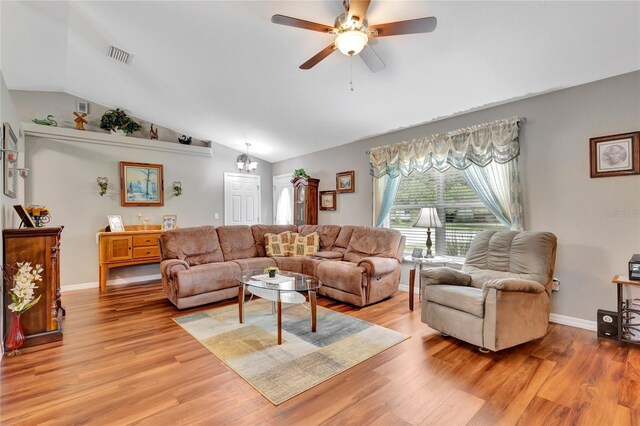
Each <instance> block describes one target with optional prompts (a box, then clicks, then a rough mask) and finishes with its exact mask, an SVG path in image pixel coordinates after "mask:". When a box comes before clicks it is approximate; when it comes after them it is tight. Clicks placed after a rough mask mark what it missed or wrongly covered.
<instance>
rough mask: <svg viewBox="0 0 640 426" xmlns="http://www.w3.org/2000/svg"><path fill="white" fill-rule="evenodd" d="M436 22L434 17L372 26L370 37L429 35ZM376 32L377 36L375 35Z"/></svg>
mask: <svg viewBox="0 0 640 426" xmlns="http://www.w3.org/2000/svg"><path fill="white" fill-rule="evenodd" d="M437 25H438V20H437V19H436V18H435V16H430V17H428V18H418V19H410V20H408V21H398V22H389V23H387V24H379V25H372V26H371V27H369V31H372V32H373V34H371V37H388V36H395V35H403V34H417V33H430V32H431V31H433V30H435V29H436V26H437ZM376 31H377V34H376Z"/></svg>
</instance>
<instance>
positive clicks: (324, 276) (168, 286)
mask: <svg viewBox="0 0 640 426" xmlns="http://www.w3.org/2000/svg"><path fill="white" fill-rule="evenodd" d="M285 231H291V232H298V233H300V234H301V235H305V236H306V235H309V234H311V233H312V232H317V233H318V235H319V236H320V248H319V251H318V252H317V253H316V254H315V255H314V256H291V257H267V256H266V252H265V247H264V236H265V234H267V233H273V234H279V233H281V232H285ZM404 243H405V240H404V237H402V235H401V234H400V233H399V232H398V231H395V230H391V229H386V228H374V227H367V226H337V225H303V226H299V227H298V226H295V225H254V226H237V225H236V226H219V227H217V228H216V227H213V226H200V227H194V228H182V229H175V230H171V231H166V232H163V234H162V237H161V239H160V255H161V257H162V262H161V264H160V271H161V273H162V284H163V288H164V291H165V294H166V295H167V297H168V298H169V300H171V302H172V303H173V304H174V305H176V307H177V308H178V309H184V308H190V307H193V306H198V305H203V304H207V303H212V302H217V301H220V300H225V299H230V298H233V297H236V296H237V294H238V290H237V288H238V284H239V283H238V282H237V281H236V279H235V276H236V275H237V274H239V273H240V271H243V270H247V269H263V268H266V267H268V266H277V267H278V268H280V269H282V270H285V271H292V272H299V273H303V274H306V275H311V276H313V277H315V278H317V279H319V280H320V281H322V283H323V286H322V287H321V288H320V289H319V290H318V293H320V294H322V295H324V296H328V297H331V298H333V299H337V300H340V301H342V302H346V303H350V304H352V305H355V306H366V305H369V304H371V303H376V302H379V301H381V300H383V299H386V298H388V297H390V296H391V295H393V294H394V293H395V292H396V291H397V290H398V285H399V284H400V264H401V262H402V253H403V250H404Z"/></svg>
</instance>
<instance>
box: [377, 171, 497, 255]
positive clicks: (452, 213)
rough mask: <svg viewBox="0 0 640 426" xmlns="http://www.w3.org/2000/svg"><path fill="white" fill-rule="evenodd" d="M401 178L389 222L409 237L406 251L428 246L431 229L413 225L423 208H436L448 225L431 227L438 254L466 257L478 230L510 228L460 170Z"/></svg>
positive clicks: (429, 172) (430, 172)
mask: <svg viewBox="0 0 640 426" xmlns="http://www.w3.org/2000/svg"><path fill="white" fill-rule="evenodd" d="M401 179H402V180H401V181H400V186H399V187H398V193H397V194H396V199H395V202H394V205H393V207H392V209H391V213H390V214H389V224H390V227H391V228H394V229H398V230H399V231H400V232H401V233H402V234H403V235H404V236H405V237H406V238H407V242H406V245H405V252H408V253H410V252H411V251H413V249H414V248H421V249H426V240H427V230H426V229H425V228H413V224H414V223H415V222H416V220H417V219H418V214H419V212H420V208H422V207H435V208H436V209H437V211H438V216H439V217H440V221H441V222H442V224H443V226H444V227H443V228H437V229H432V230H431V240H432V241H433V244H434V247H435V253H436V254H438V255H446V256H455V257H464V256H465V255H466V254H467V251H468V250H469V246H470V245H471V241H472V240H473V238H474V237H475V236H476V234H477V233H478V232H480V231H482V230H485V229H507V227H506V226H504V225H502V224H501V223H500V222H498V219H496V217H495V216H494V215H493V214H492V213H491V212H490V211H489V209H487V208H486V207H485V206H484V204H482V202H481V201H480V199H479V198H478V196H477V195H476V193H475V192H474V191H473V189H471V188H470V187H469V185H467V182H466V180H465V178H464V175H463V172H462V171H460V170H457V169H454V168H453V167H451V168H449V169H448V170H447V171H446V172H443V173H441V172H438V171H437V170H435V169H431V170H429V171H427V172H426V173H424V174H421V175H418V174H412V175H410V176H408V177H402V178H401ZM432 250H433V248H432Z"/></svg>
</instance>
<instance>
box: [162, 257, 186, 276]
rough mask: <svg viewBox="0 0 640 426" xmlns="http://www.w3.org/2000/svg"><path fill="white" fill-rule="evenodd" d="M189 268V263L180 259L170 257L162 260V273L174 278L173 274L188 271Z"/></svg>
mask: <svg viewBox="0 0 640 426" xmlns="http://www.w3.org/2000/svg"><path fill="white" fill-rule="evenodd" d="M188 269H189V264H188V263H187V262H185V261H184V260H180V259H168V260H163V261H162V262H160V272H161V273H162V275H164V276H166V277H168V278H169V279H173V276H174V275H175V274H177V273H178V272H180V271H186V270H188Z"/></svg>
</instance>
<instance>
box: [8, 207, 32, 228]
mask: <svg viewBox="0 0 640 426" xmlns="http://www.w3.org/2000/svg"><path fill="white" fill-rule="evenodd" d="M13 209H14V210H15V211H16V212H17V213H18V216H20V219H21V220H22V223H21V224H20V228H22V226H23V225H24V227H25V228H35V227H36V223H35V222H34V221H33V218H32V217H31V216H30V215H29V213H27V209H25V208H24V206H23V205H21V204H16V205H14V206H13Z"/></svg>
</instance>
